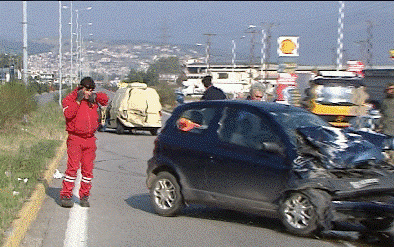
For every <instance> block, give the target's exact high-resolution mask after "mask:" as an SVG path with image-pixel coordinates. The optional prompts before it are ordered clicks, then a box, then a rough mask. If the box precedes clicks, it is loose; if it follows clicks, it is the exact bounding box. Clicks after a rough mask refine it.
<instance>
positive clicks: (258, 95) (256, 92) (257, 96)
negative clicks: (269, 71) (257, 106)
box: [246, 83, 265, 101]
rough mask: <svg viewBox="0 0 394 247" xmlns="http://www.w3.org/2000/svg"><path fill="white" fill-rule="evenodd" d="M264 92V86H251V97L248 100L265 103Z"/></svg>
mask: <svg viewBox="0 0 394 247" xmlns="http://www.w3.org/2000/svg"><path fill="white" fill-rule="evenodd" d="M264 91H265V90H264V88H263V86H262V85H260V84H257V83H255V84H253V85H252V86H250V90H249V95H248V97H247V98H246V99H247V100H255V101H263V97H264Z"/></svg>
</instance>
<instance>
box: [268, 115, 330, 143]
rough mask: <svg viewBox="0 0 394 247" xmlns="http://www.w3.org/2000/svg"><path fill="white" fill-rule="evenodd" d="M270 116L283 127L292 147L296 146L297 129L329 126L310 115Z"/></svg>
mask: <svg viewBox="0 0 394 247" xmlns="http://www.w3.org/2000/svg"><path fill="white" fill-rule="evenodd" d="M270 114H271V115H272V116H273V117H274V118H275V120H276V122H277V123H279V124H280V125H281V126H282V127H283V129H284V130H285V132H286V134H287V135H289V136H290V141H291V143H292V144H293V145H295V144H296V140H297V137H296V130H297V128H299V127H305V126H327V127H329V126H330V124H328V123H327V122H326V121H324V120H323V119H321V118H320V117H318V116H316V115H314V114H311V113H306V112H291V113H288V112H270Z"/></svg>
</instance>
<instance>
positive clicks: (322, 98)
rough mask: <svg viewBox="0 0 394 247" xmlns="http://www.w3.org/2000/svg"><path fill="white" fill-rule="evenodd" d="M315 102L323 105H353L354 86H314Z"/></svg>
mask: <svg viewBox="0 0 394 247" xmlns="http://www.w3.org/2000/svg"><path fill="white" fill-rule="evenodd" d="M315 92H316V103H319V104H323V105H349V106H351V105H354V103H353V100H352V99H353V93H354V87H348V86H340V85H337V86H333V85H331V86H323V85H319V86H317V87H316V90H315Z"/></svg>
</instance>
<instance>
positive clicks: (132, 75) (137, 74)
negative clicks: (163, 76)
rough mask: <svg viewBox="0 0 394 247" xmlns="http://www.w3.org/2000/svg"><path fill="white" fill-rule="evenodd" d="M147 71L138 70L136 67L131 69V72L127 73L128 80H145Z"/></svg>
mask: <svg viewBox="0 0 394 247" xmlns="http://www.w3.org/2000/svg"><path fill="white" fill-rule="evenodd" d="M145 76H146V75H145V73H144V72H143V71H137V70H135V69H133V68H132V69H130V72H129V74H128V75H127V79H126V80H125V81H126V82H143V81H144V77H145Z"/></svg>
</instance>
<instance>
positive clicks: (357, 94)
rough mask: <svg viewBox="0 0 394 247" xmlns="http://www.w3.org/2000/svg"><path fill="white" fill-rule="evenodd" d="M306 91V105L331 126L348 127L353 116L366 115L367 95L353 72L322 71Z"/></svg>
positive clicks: (361, 82)
mask: <svg viewBox="0 0 394 247" xmlns="http://www.w3.org/2000/svg"><path fill="white" fill-rule="evenodd" d="M306 91H307V92H306V95H307V97H306V100H305V101H306V102H305V105H306V108H308V109H309V110H310V111H311V112H313V113H315V114H316V115H319V116H321V117H323V118H324V119H325V120H327V121H328V122H329V123H330V124H331V125H332V126H334V127H349V126H350V124H349V121H351V120H352V119H353V118H355V117H357V116H362V115H366V114H367V110H368V105H367V104H366V103H365V102H366V100H367V99H368V94H367V93H366V90H365V86H364V84H363V80H362V78H361V77H358V76H356V75H355V74H354V73H353V72H345V71H326V72H323V71H321V72H320V74H319V75H318V76H316V77H314V78H313V79H312V80H310V81H309V87H308V88H307V89H306Z"/></svg>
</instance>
